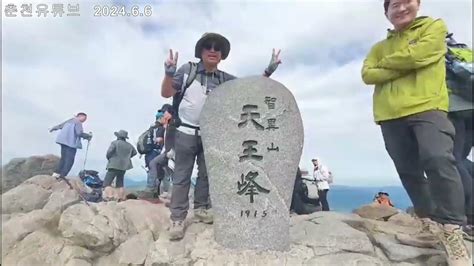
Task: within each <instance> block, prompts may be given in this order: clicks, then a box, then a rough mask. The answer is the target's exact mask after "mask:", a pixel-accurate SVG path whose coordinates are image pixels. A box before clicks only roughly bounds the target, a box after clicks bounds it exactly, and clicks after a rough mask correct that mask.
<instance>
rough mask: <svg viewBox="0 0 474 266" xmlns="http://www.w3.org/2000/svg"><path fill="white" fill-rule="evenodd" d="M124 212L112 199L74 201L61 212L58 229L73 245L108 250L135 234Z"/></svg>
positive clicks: (102, 250)
mask: <svg viewBox="0 0 474 266" xmlns="http://www.w3.org/2000/svg"><path fill="white" fill-rule="evenodd" d="M124 214H125V210H124V209H123V208H121V207H120V206H118V205H117V204H116V203H115V202H110V203H105V202H103V203H99V204H93V205H90V206H87V205H85V204H76V205H73V206H71V207H69V208H67V209H66V210H65V211H64V212H63V213H62V215H61V219H60V221H59V228H58V229H59V231H61V234H62V236H63V237H64V238H66V239H69V240H70V241H71V242H72V243H73V244H74V245H77V246H81V247H85V248H88V249H91V250H96V251H101V252H110V251H112V250H114V249H115V248H116V247H118V246H119V245H120V244H121V243H123V242H125V241H126V240H127V239H128V237H129V236H131V235H134V234H136V233H137V231H136V229H135V227H133V225H132V224H131V222H130V221H128V220H127V219H126V218H125V215H124Z"/></svg>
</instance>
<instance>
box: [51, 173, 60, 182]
mask: <svg viewBox="0 0 474 266" xmlns="http://www.w3.org/2000/svg"><path fill="white" fill-rule="evenodd" d="M51 176H52V177H54V178H56V180H61V175H60V174H58V173H53V174H52V175H51Z"/></svg>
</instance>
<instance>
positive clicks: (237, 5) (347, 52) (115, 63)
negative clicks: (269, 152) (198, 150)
mask: <svg viewBox="0 0 474 266" xmlns="http://www.w3.org/2000/svg"><path fill="white" fill-rule="evenodd" d="M37 2H38V3H48V2H47V1H37ZM119 2H127V1H113V2H108V1H94V2H89V1H87V2H82V1H81V2H80V4H81V11H80V13H81V16H80V17H78V18H71V17H63V18H52V17H49V18H36V17H33V18H22V17H17V18H6V17H2V19H3V24H2V27H3V28H2V44H3V62H2V74H3V79H2V126H3V129H2V135H3V136H2V141H3V147H2V156H3V162H6V161H8V160H10V159H11V158H14V157H24V156H29V155H33V154H47V153H54V154H58V153H59V146H58V145H57V144H55V143H54V140H55V134H50V133H48V130H47V129H48V127H51V126H53V125H55V124H57V123H60V122H62V121H63V120H65V119H67V118H69V117H71V116H72V115H73V114H74V113H77V112H79V111H84V112H86V113H88V114H89V120H88V121H87V122H86V123H85V125H84V127H85V129H86V130H87V131H93V132H94V139H93V141H92V143H91V147H90V150H89V155H88V162H87V168H91V169H96V170H99V171H101V173H102V176H103V174H104V173H105V165H106V159H105V151H106V150H107V147H108V145H109V144H110V142H111V141H112V140H113V139H114V136H113V132H114V131H116V130H119V129H126V130H128V131H129V133H130V135H131V140H132V141H133V142H134V141H135V140H136V138H137V137H138V135H139V134H140V133H141V132H142V131H144V130H145V129H146V128H147V127H148V126H149V125H150V124H151V123H152V122H153V115H154V112H155V111H156V109H157V108H158V107H159V106H161V105H162V104H163V103H165V102H169V100H166V99H163V98H161V97H160V84H161V80H162V78H163V62H164V60H165V57H166V56H167V53H168V49H169V48H173V49H174V50H177V51H179V62H178V63H179V64H184V63H186V62H188V61H192V60H196V59H195V58H194V57H193V53H194V45H195V43H196V41H197V40H198V39H199V37H200V36H201V35H202V34H203V33H204V32H211V31H212V32H219V33H221V34H223V35H225V36H226V37H227V38H228V39H229V40H230V42H231V46H232V47H231V52H230V55H229V57H228V58H227V60H225V61H223V62H222V63H221V65H220V68H221V69H223V70H225V71H227V72H229V73H232V74H235V75H237V76H240V77H243V76H248V75H255V74H260V73H262V72H263V69H264V68H265V66H266V65H267V63H268V61H269V60H270V55H271V50H272V48H281V49H282V52H281V57H282V60H283V64H282V65H281V66H280V68H279V69H278V70H277V72H276V73H275V74H274V76H273V77H272V78H274V79H275V80H278V81H279V82H281V83H283V84H284V85H285V86H287V87H288V88H289V89H290V90H291V91H292V92H293V94H294V95H295V98H296V100H297V102H298V105H299V108H300V110H301V114H302V118H303V123H304V130H305V147H304V151H303V157H302V160H301V166H302V167H303V168H309V167H310V160H311V158H312V157H316V156H317V157H321V158H322V160H323V162H324V163H326V164H327V165H328V167H329V168H330V169H331V170H332V171H333V172H334V174H335V181H336V182H337V183H338V184H344V185H358V186H368V185H369V186H370V185H373V186H380V185H397V184H399V181H398V177H397V175H396V172H395V170H394V167H393V164H392V162H391V160H390V159H389V157H388V155H387V154H386V152H385V149H384V145H383V141H382V137H381V134H380V129H379V128H378V127H377V126H376V125H375V124H374V123H373V122H372V91H373V89H372V88H371V87H369V86H366V85H364V84H363V83H362V81H361V78H360V68H361V64H362V60H363V59H364V57H365V55H366V53H367V52H368V49H369V48H370V47H371V45H372V44H374V43H375V42H376V41H378V40H380V39H381V38H383V37H384V36H385V35H386V29H387V28H389V27H390V25H389V24H388V22H387V21H386V19H385V17H384V14H383V8H382V1H381V0H352V1H351V0H341V1H339V0H331V1H329V0H326V1H274V2H271V1H140V2H136V3H138V4H137V5H138V6H139V7H140V8H141V9H143V8H144V6H145V5H147V4H149V5H151V6H152V7H153V14H152V16H150V17H126V18H124V17H94V16H93V5H111V4H113V3H119ZM129 2H130V1H128V3H129ZM8 3H16V4H17V5H20V4H22V3H23V2H22V1H6V2H3V3H2V5H3V6H2V10H3V9H4V6H5V5H6V4H8ZM64 3H65V4H67V3H68V2H64ZM69 3H75V2H69ZM134 3H135V2H134ZM471 10H472V4H471V1H468V0H452V1H441V0H440V1H436V0H435V1H422V6H421V11H420V15H430V16H433V17H440V18H443V19H444V20H445V22H446V23H447V25H448V28H449V29H450V31H452V32H454V33H455V37H456V39H457V40H458V41H462V42H466V43H468V44H469V45H471V46H472V26H471V21H472V16H471ZM3 15H4V14H3V12H2V16H3ZM84 154H85V153H84V151H80V152H78V155H77V157H76V165H75V167H74V169H73V170H72V173H76V172H78V171H79V169H80V167H81V166H82V163H83V159H84ZM133 162H134V165H135V168H134V169H133V170H131V171H129V172H128V173H127V175H128V177H129V178H133V179H144V178H145V172H144V170H143V169H142V168H141V165H143V158H142V159H139V158H135V159H134V161H133Z"/></svg>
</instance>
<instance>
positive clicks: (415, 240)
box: [395, 218, 439, 248]
mask: <svg viewBox="0 0 474 266" xmlns="http://www.w3.org/2000/svg"><path fill="white" fill-rule="evenodd" d="M438 230H439V229H438V227H437V224H436V223H435V222H433V221H432V220H431V219H429V218H423V219H421V230H420V231H419V232H418V233H416V234H413V235H408V234H396V235H395V238H396V239H397V240H398V242H400V243H401V244H404V245H407V246H412V247H419V248H437V247H439V239H438V237H436V232H437V231H438Z"/></svg>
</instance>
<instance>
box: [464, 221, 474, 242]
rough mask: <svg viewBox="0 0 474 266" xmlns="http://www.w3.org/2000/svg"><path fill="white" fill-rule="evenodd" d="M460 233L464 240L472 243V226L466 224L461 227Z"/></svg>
mask: <svg viewBox="0 0 474 266" xmlns="http://www.w3.org/2000/svg"><path fill="white" fill-rule="evenodd" d="M462 231H463V232H464V239H466V240H468V241H471V242H473V233H474V232H473V226H472V224H468V225H465V226H463V227H462Z"/></svg>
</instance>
